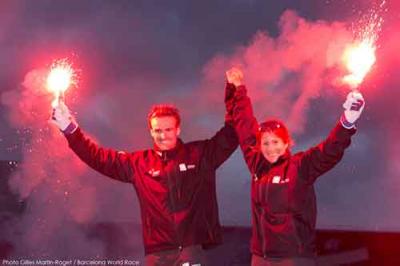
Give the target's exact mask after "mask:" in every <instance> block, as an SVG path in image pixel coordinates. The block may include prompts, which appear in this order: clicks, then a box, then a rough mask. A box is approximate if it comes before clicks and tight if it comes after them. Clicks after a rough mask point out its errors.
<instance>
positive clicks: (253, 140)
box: [226, 68, 364, 266]
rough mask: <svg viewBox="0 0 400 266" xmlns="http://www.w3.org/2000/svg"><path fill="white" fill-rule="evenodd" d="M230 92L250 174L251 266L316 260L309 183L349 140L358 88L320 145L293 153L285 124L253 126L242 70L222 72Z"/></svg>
mask: <svg viewBox="0 0 400 266" xmlns="http://www.w3.org/2000/svg"><path fill="white" fill-rule="evenodd" d="M226 76H227V81H228V84H227V86H228V87H230V90H231V91H234V101H233V105H234V106H233V121H234V126H235V130H236V133H237V135H238V137H239V143H240V147H241V149H242V152H243V156H244V158H245V161H246V163H247V166H248V168H249V170H250V173H251V175H252V182H251V203H252V238H251V253H252V263H251V265H253V266H255V265H257V266H258V265H315V223H316V211H317V209H316V199H315V192H314V187H313V184H314V182H315V180H316V179H317V177H319V176H321V175H322V174H324V173H325V172H327V171H328V170H330V169H332V167H334V166H335V165H336V164H337V163H338V162H339V161H340V160H341V158H342V156H343V153H344V150H345V149H346V148H347V147H348V146H349V145H350V139H351V136H352V135H353V134H354V133H355V131H356V129H355V127H354V123H355V122H356V120H357V119H358V118H359V117H360V115H361V112H362V110H363V108H364V100H363V98H362V95H361V94H360V93H355V92H352V93H350V94H349V95H348V96H347V99H346V102H345V103H344V104H343V107H344V108H345V111H344V114H343V115H342V117H341V119H340V122H339V123H338V124H337V125H336V126H335V128H334V129H333V130H332V131H331V133H330V135H329V136H328V138H327V139H326V140H325V141H323V142H322V143H320V144H319V145H317V146H315V147H313V148H311V149H309V150H307V151H305V152H299V153H296V154H293V155H292V154H291V153H290V149H289V148H290V145H291V143H292V141H291V138H290V135H289V132H288V130H287V128H286V127H285V125H284V124H283V123H282V122H280V121H278V120H269V121H266V122H264V123H261V124H260V125H258V123H257V121H256V119H255V117H254V115H253V110H252V106H251V102H250V99H249V97H248V96H247V95H246V88H245V86H243V85H242V79H243V75H242V72H241V71H240V70H238V69H234V68H233V69H231V70H229V71H227V72H226Z"/></svg>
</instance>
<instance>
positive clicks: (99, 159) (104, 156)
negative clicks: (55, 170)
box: [52, 103, 133, 182]
mask: <svg viewBox="0 0 400 266" xmlns="http://www.w3.org/2000/svg"><path fill="white" fill-rule="evenodd" d="M52 121H53V123H54V124H55V125H57V126H58V128H59V129H60V130H61V131H62V132H63V133H64V135H65V137H66V138H67V140H68V144H69V147H70V148H71V149H72V150H73V151H74V152H75V154H76V155H78V157H79V158H80V159H81V160H82V161H83V162H85V163H86V164H87V165H89V166H90V167H91V168H93V169H94V170H96V171H98V172H100V173H102V174H104V175H106V176H109V177H111V178H113V179H116V180H119V181H122V182H132V181H133V180H132V177H133V167H132V162H131V160H133V159H132V156H131V155H129V154H127V153H125V152H119V151H115V150H112V149H105V148H102V147H100V146H98V145H97V144H96V143H95V142H94V141H92V140H91V139H90V138H88V137H87V136H85V135H84V134H83V132H82V131H81V129H80V128H79V127H78V125H77V123H76V122H75V120H74V119H73V117H72V116H71V114H70V112H69V110H68V108H67V106H66V105H65V104H64V103H60V105H59V106H57V107H56V108H55V109H54V110H53V117H52Z"/></svg>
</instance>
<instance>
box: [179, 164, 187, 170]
mask: <svg viewBox="0 0 400 266" xmlns="http://www.w3.org/2000/svg"><path fill="white" fill-rule="evenodd" d="M179 170H180V171H181V172H183V171H186V170H187V168H186V165H185V164H184V163H181V164H179Z"/></svg>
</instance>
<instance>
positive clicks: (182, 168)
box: [179, 163, 196, 172]
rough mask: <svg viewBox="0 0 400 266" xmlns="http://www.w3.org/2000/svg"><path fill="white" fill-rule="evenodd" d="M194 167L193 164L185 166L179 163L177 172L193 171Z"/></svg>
mask: <svg viewBox="0 0 400 266" xmlns="http://www.w3.org/2000/svg"><path fill="white" fill-rule="evenodd" d="M195 167H196V165H194V164H188V165H186V164H184V163H181V164H179V171H181V172H184V171H187V170H188V169H194V168H195Z"/></svg>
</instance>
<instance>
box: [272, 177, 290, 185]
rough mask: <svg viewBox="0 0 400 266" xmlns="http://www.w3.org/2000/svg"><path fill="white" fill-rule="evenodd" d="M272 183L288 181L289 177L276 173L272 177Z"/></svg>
mask: <svg viewBox="0 0 400 266" xmlns="http://www.w3.org/2000/svg"><path fill="white" fill-rule="evenodd" d="M271 182H272V184H285V183H288V182H289V178H286V179H283V178H282V177H281V176H279V175H276V176H274V177H273V178H272V181H271Z"/></svg>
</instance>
